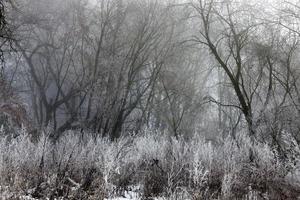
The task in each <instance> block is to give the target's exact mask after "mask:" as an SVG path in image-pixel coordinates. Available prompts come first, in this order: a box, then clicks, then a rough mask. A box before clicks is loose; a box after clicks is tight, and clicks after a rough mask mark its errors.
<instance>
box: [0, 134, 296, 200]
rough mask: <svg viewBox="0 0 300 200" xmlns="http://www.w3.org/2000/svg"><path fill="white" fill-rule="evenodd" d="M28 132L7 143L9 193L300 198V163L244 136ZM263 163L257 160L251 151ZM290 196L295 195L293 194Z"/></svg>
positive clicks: (3, 159) (0, 168)
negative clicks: (299, 170)
mask: <svg viewBox="0 0 300 200" xmlns="http://www.w3.org/2000/svg"><path fill="white" fill-rule="evenodd" d="M49 135H50V134H49V133H48V131H45V132H44V133H43V134H42V135H41V136H40V137H39V139H38V141H36V140H32V138H31V136H30V135H29V134H27V133H26V130H25V129H22V130H21V131H20V133H19V136H18V137H16V138H5V137H2V138H0V146H1V148H0V186H1V188H8V189H5V190H3V191H2V190H1V193H3V194H4V193H6V194H7V191H8V190H9V191H13V192H15V194H20V195H21V194H22V195H26V194H27V195H30V196H32V197H37V198H46V197H48V198H50V197H63V196H64V197H65V198H71V197H72V198H75V199H76V198H77V199H83V198H85V197H87V196H88V197H94V198H95V199H97V198H100V196H101V197H102V198H104V197H107V198H111V197H113V196H120V195H123V194H125V193H126V191H129V190H130V188H132V187H134V188H139V190H138V191H135V192H136V193H138V194H137V195H136V196H144V197H148V196H161V197H165V198H166V199H203V198H205V199H234V198H237V199H243V198H250V197H251V198H252V197H253V198H256V197H257V196H260V195H264V196H266V198H274V196H281V197H282V198H292V197H295V195H299V189H298V188H299V184H298V183H299V181H300V179H299V177H298V176H296V174H297V167H296V166H294V168H291V167H290V166H291V165H292V164H291V163H292V162H294V160H290V159H289V158H287V159H286V160H284V161H283V160H281V159H280V158H279V156H278V154H277V153H276V149H273V148H271V147H270V145H268V144H261V143H257V144H255V145H253V144H251V142H250V140H249V138H247V137H245V136H243V135H242V134H240V135H237V137H236V138H235V139H234V138H232V137H227V138H226V139H224V141H223V142H220V143H219V144H218V145H215V144H213V143H211V142H207V141H206V140H205V138H203V137H200V136H194V137H193V138H191V139H190V140H186V139H183V138H174V137H170V136H168V135H163V134H161V133H156V132H155V133H154V132H151V130H146V131H144V132H143V133H140V134H138V135H136V136H134V137H121V138H120V139H118V140H117V141H115V142H111V141H110V140H109V139H108V138H101V137H98V138H95V137H93V136H92V134H90V133H79V132H76V131H68V132H65V133H64V134H63V136H62V137H60V138H59V140H58V141H56V142H55V143H54V142H53V141H52V140H51V139H50V138H49V137H48V136H49ZM250 148H251V150H252V151H253V152H254V155H255V160H254V161H253V162H251V161H250V160H249V149H250ZM288 195H290V196H288Z"/></svg>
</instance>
